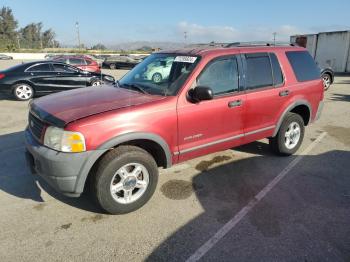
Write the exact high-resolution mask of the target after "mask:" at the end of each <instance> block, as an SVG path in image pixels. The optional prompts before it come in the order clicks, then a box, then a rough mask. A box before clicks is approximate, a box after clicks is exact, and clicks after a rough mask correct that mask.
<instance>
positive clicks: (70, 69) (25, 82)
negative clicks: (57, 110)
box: [0, 61, 115, 101]
mask: <svg viewBox="0 0 350 262" xmlns="http://www.w3.org/2000/svg"><path fill="white" fill-rule="evenodd" d="M114 81H115V80H114V77H113V76H110V75H104V74H98V73H93V72H88V71H83V70H81V69H79V68H76V67H74V66H70V65H67V64H64V63H59V62H55V61H37V62H30V63H25V64H19V65H16V66H14V67H11V68H8V69H7V70H4V71H0V92H2V93H7V94H11V95H13V96H14V97H15V98H16V99H18V100H22V101H24V100H28V99H30V98H32V97H34V96H35V95H45V94H50V93H54V92H60V91H64V90H69V89H74V88H81V87H87V86H98V85H101V84H103V83H114Z"/></svg>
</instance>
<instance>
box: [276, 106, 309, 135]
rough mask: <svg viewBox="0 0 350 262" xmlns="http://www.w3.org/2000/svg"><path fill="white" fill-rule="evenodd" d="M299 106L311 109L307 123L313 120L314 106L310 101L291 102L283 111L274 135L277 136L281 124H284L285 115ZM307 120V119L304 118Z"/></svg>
mask: <svg viewBox="0 0 350 262" xmlns="http://www.w3.org/2000/svg"><path fill="white" fill-rule="evenodd" d="M297 106H306V107H307V108H308V110H309V116H308V119H307V121H306V124H305V125H307V124H309V123H311V120H312V108H311V105H310V103H309V102H308V101H306V100H297V101H294V102H293V103H292V104H290V105H289V106H288V107H287V108H286V109H285V110H284V111H283V113H282V114H281V115H280V117H279V119H278V122H277V124H276V127H275V131H274V132H273V135H272V137H275V136H276V135H277V133H278V130H279V129H280V127H281V125H282V122H283V119H284V117H285V116H286V115H287V114H288V113H289V112H293V109H295V108H296V107H297ZM304 120H305V119H304Z"/></svg>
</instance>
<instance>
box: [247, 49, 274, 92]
mask: <svg viewBox="0 0 350 262" xmlns="http://www.w3.org/2000/svg"><path fill="white" fill-rule="evenodd" d="M245 58H246V67H247V70H246V87H247V88H248V89H255V88H260V87H268V86H273V79H272V68H271V63H270V58H269V55H268V53H256V54H246V55H245Z"/></svg>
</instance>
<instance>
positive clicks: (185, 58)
mask: <svg viewBox="0 0 350 262" xmlns="http://www.w3.org/2000/svg"><path fill="white" fill-rule="evenodd" d="M196 59H197V57H195V56H177V57H175V60H174V62H182V63H191V64H193V63H194V62H195V61H196Z"/></svg>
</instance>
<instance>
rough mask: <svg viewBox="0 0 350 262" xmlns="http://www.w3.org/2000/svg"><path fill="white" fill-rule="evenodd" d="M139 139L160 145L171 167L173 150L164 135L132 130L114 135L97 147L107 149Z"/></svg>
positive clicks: (168, 165)
mask: <svg viewBox="0 0 350 262" xmlns="http://www.w3.org/2000/svg"><path fill="white" fill-rule="evenodd" d="M139 139H145V140H150V141H153V142H155V143H157V144H158V145H160V146H161V148H162V149H163V151H164V153H165V156H166V163H167V168H168V167H171V164H172V159H171V152H170V148H169V145H168V144H167V143H166V142H165V140H164V139H163V138H162V137H160V136H159V135H156V134H152V133H145V132H132V133H127V134H123V135H120V136H117V137H113V138H111V139H109V140H108V141H106V142H104V143H103V144H102V145H100V146H99V147H98V148H97V150H107V149H110V148H112V147H115V146H117V145H120V144H122V143H125V142H128V141H132V140H139Z"/></svg>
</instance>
